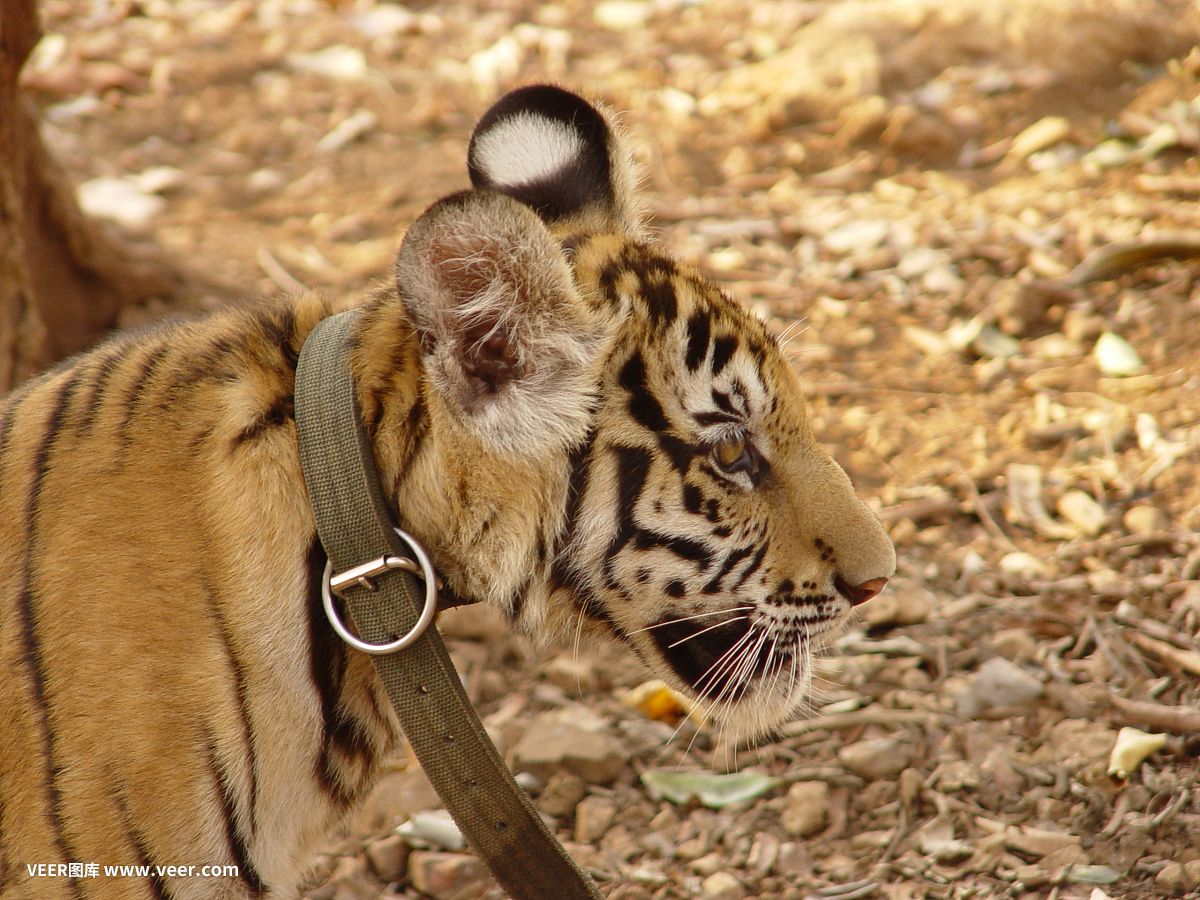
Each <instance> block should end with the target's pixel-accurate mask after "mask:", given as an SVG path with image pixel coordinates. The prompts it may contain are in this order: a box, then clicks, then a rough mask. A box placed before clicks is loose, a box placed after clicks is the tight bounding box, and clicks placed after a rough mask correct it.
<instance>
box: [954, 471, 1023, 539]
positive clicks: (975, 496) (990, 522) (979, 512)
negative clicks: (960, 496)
mask: <svg viewBox="0 0 1200 900" xmlns="http://www.w3.org/2000/svg"><path fill="white" fill-rule="evenodd" d="M956 468H957V470H958V477H959V478H960V479H961V481H962V482H963V484H964V485H966V488H967V492H968V493H969V494H970V495H971V508H972V509H973V510H974V512H975V515H976V516H978V517H979V521H980V522H982V523H983V527H984V528H986V529H987V530H988V531H990V532H991V533H992V534H993V535H994V536H995V537H996V538H997V539H998V540H1000V541H1001V542H1002V543H1004V544H1005V545H1007V546H1008V548H1009V549H1010V550H1013V551H1016V550H1017V545H1016V544H1014V543H1013V542H1012V541H1011V540H1010V539H1009V537H1008V535H1007V534H1005V533H1004V529H1002V528H1001V527H1000V525H999V523H998V522H997V521H996V520H995V519H994V518H993V517H992V514H991V513H990V512H988V509H987V504H985V503H984V502H983V498H982V497H981V496H980V493H979V488H978V487H977V486H976V485H975V479H973V478H972V477H971V476H970V475H968V474H967V470H966V469H964V468H962V467H961V466H958V467H956Z"/></svg>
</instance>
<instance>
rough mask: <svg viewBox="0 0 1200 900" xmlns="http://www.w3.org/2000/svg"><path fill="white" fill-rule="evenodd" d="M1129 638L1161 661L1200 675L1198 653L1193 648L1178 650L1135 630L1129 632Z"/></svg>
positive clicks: (1199, 657)
mask: <svg viewBox="0 0 1200 900" xmlns="http://www.w3.org/2000/svg"><path fill="white" fill-rule="evenodd" d="M1129 639H1130V640H1131V641H1133V643H1135V644H1137V645H1138V646H1139V647H1141V648H1142V649H1143V650H1145V651H1147V652H1149V653H1153V654H1154V655H1155V656H1157V657H1158V658H1159V659H1161V660H1163V662H1166V663H1168V664H1169V665H1173V666H1176V667H1177V668H1180V669H1183V670H1184V671H1185V672H1190V673H1191V674H1193V675H1200V653H1197V652H1196V651H1195V650H1180V649H1179V648H1178V647H1175V646H1173V645H1171V644H1168V643H1167V642H1166V641H1160V640H1156V639H1155V638H1152V637H1148V636H1147V635H1144V634H1138V633H1137V632H1134V633H1132V634H1130V635H1129Z"/></svg>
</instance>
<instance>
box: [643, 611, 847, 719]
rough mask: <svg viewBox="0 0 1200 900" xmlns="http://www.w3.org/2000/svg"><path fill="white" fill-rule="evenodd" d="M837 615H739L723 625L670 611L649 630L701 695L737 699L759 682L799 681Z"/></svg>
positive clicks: (729, 701)
mask: <svg viewBox="0 0 1200 900" xmlns="http://www.w3.org/2000/svg"><path fill="white" fill-rule="evenodd" d="M836 619H837V617H836V616H822V617H819V618H814V619H808V620H806V621H804V622H803V623H792V624H790V625H786V626H782V625H781V624H780V623H778V622H771V621H770V620H766V621H753V620H752V618H751V617H750V616H745V615H735V616H734V617H732V618H730V619H728V620H727V621H725V622H721V623H720V624H718V625H708V626H697V625H696V623H695V622H694V621H686V620H685V621H680V620H679V619H677V618H676V617H675V616H673V615H668V616H666V617H664V619H663V620H662V621H661V622H659V623H658V624H656V625H653V626H651V628H650V629H649V631H650V633H651V634H653V635H654V641H655V643H656V644H657V646H658V650H659V652H660V653H661V654H662V656H663V658H664V659H665V660H666V661H667V663H668V664H669V665H670V666H671V668H672V669H673V670H674V671H675V674H676V675H678V676H679V677H680V678H681V679H682V680H683V681H684V683H685V684H687V685H688V687H690V688H691V689H692V691H693V692H694V693H695V694H696V695H697V696H698V697H701V698H703V699H706V700H710V701H712V702H713V703H714V704H716V703H722V704H734V703H737V702H738V701H739V700H742V699H743V698H744V697H745V696H746V694H747V693H748V691H749V690H750V688H751V686H752V685H753V684H755V683H756V682H765V681H767V680H768V679H773V680H777V681H778V680H783V681H784V683H785V684H786V683H788V681H789V679H790V680H791V681H794V680H795V678H796V672H797V669H798V668H799V669H801V670H803V669H804V667H806V666H807V664H808V661H807V657H808V654H809V650H810V647H811V646H812V645H813V643H814V640H815V638H816V637H817V636H818V635H819V634H820V633H822V632H824V631H826V630H828V628H829V626H831V625H832V624H834V621H835V620H836ZM789 673H790V674H789Z"/></svg>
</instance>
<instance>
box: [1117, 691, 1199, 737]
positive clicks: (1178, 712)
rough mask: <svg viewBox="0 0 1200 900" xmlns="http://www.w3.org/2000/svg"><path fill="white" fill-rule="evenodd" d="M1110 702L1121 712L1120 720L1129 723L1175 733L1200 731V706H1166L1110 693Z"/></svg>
mask: <svg viewBox="0 0 1200 900" xmlns="http://www.w3.org/2000/svg"><path fill="white" fill-rule="evenodd" d="M1108 702H1109V703H1111V704H1112V705H1113V707H1114V708H1115V709H1116V710H1117V712H1119V713H1120V714H1121V715H1120V720H1121V721H1122V722H1124V723H1127V724H1132V723H1137V724H1140V725H1149V726H1150V727H1151V728H1161V729H1162V730H1163V731H1170V732H1171V733H1173V734H1195V733H1197V732H1200V707H1196V706H1166V705H1165V704H1162V703H1149V702H1147V701H1145V700H1127V699H1126V698H1124V697H1121V696H1118V695H1117V694H1109V695H1108Z"/></svg>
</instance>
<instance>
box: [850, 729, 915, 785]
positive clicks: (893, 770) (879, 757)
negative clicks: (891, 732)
mask: <svg viewBox="0 0 1200 900" xmlns="http://www.w3.org/2000/svg"><path fill="white" fill-rule="evenodd" d="M911 761H912V752H911V751H910V750H909V749H908V748H907V747H905V746H904V745H903V744H901V743H900V742H899V741H897V740H895V739H894V738H873V739H870V740H865V741H859V742H858V743H855V744H847V745H846V746H845V747H843V748H842V749H841V750H839V751H838V762H840V763H841V764H842V765H843V766H845V767H846V769H848V770H849V771H851V772H853V773H854V774H855V775H858V776H859V777H861V778H865V779H866V780H867V781H879V780H880V779H883V778H895V777H896V776H897V775H899V774H900V773H901V772H902V771H903V770H904V769H905V768H906V767H907V766H908V764H909V763H910V762H911Z"/></svg>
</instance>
